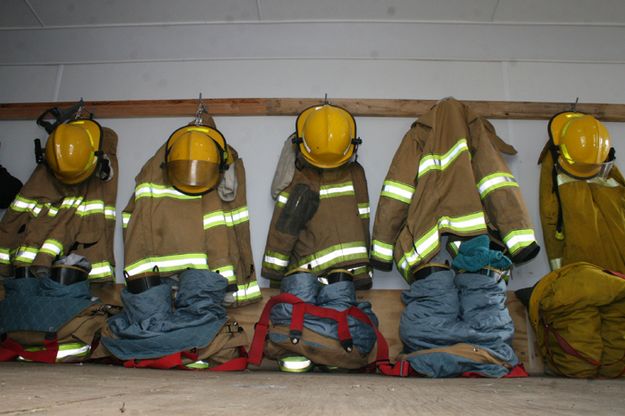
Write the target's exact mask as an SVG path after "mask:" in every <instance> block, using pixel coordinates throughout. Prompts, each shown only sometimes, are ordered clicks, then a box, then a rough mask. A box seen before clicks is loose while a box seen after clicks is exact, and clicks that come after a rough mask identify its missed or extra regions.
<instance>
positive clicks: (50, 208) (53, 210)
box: [46, 204, 59, 217]
mask: <svg viewBox="0 0 625 416" xmlns="http://www.w3.org/2000/svg"><path fill="white" fill-rule="evenodd" d="M46 206H47V207H48V216H49V217H56V215H57V214H58V213H59V209H58V208H57V207H55V206H53V205H52V204H46Z"/></svg>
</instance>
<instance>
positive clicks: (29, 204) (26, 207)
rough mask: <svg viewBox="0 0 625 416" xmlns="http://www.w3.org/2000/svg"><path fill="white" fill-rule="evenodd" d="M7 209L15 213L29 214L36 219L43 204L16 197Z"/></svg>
mask: <svg viewBox="0 0 625 416" xmlns="http://www.w3.org/2000/svg"><path fill="white" fill-rule="evenodd" d="M9 208H10V209H12V210H13V211H17V212H30V213H31V214H32V215H33V217H36V216H38V215H39V214H40V213H41V210H42V209H43V204H37V201H35V200H34V199H27V198H24V197H22V196H20V195H18V196H16V197H15V199H14V200H13V202H12V203H11V206H10V207H9Z"/></svg>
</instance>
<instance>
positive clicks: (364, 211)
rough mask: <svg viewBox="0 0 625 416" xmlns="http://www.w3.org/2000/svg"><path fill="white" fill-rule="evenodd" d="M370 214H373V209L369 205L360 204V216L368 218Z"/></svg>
mask: <svg viewBox="0 0 625 416" xmlns="http://www.w3.org/2000/svg"><path fill="white" fill-rule="evenodd" d="M369 214H371V208H370V207H369V204H358V215H360V216H361V217H363V218H368V217H369Z"/></svg>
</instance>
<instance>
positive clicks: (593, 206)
mask: <svg viewBox="0 0 625 416" xmlns="http://www.w3.org/2000/svg"><path fill="white" fill-rule="evenodd" d="M540 162H541V163H542V166H541V171H540V220H541V222H542V227H543V237H544V239H545V247H546V249H547V257H549V265H550V266H551V270H557V269H559V268H560V267H563V266H566V265H568V264H571V263H575V262H579V261H584V262H588V263H593V264H596V265H598V266H600V267H604V268H606V269H609V270H614V271H618V272H621V273H625V245H624V244H623V241H625V180H624V179H623V176H622V175H621V172H619V170H618V169H617V168H616V166H613V167H612V169H611V171H610V174H609V176H608V178H607V179H601V178H593V179H588V180H578V179H574V178H572V177H570V176H568V175H566V174H565V173H562V172H558V171H556V182H557V186H558V192H559V194H560V201H558V198H557V196H556V193H555V192H554V188H553V168H554V163H553V156H552V154H551V153H550V152H543V154H542V157H541V160H540ZM559 206H560V207H561V208H562V231H561V232H557V231H556V228H557V227H556V225H557V223H558V207H559Z"/></svg>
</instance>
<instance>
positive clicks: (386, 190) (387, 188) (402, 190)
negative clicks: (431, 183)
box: [380, 180, 415, 204]
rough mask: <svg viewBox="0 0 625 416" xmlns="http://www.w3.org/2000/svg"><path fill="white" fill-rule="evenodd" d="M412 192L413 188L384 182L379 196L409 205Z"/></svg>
mask: <svg viewBox="0 0 625 416" xmlns="http://www.w3.org/2000/svg"><path fill="white" fill-rule="evenodd" d="M414 192H415V188H414V187H412V186H410V185H406V184H404V183H400V182H395V181H391V180H386V181H384V186H383V187H382V193H381V194H380V195H381V196H385V197H387V198H392V199H396V200H398V201H401V202H403V203H405V204H409V203H410V200H411V199H412V195H414Z"/></svg>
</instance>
